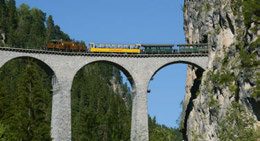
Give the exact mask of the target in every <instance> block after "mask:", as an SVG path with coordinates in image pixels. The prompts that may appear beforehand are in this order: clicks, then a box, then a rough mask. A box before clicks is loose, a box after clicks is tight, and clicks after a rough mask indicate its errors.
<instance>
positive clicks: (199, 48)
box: [177, 44, 208, 54]
mask: <svg viewBox="0 0 260 141" xmlns="http://www.w3.org/2000/svg"><path fill="white" fill-rule="evenodd" d="M177 46H178V47H179V53H184V54H186V53H189V54H190V53H207V52H208V44H179V45H177Z"/></svg>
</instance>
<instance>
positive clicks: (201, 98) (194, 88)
mask: <svg viewBox="0 0 260 141" xmlns="http://www.w3.org/2000/svg"><path fill="white" fill-rule="evenodd" d="M236 2H237V1H236V0H196V1H195V0H185V1H184V7H183V12H184V31H185V37H186V41H187V43H209V46H210V47H211V48H210V54H209V64H208V70H206V71H204V73H203V77H202V80H201V79H200V77H201V74H202V71H201V70H198V69H197V68H195V67H193V66H188V71H187V82H186V96H185V100H184V103H183V113H182V121H181V126H180V128H181V131H182V133H183V134H184V139H185V140H219V137H218V136H219V129H220V125H219V124H220V121H221V120H222V119H223V118H225V115H226V111H227V109H228V108H229V107H230V105H231V103H232V102H233V101H236V102H237V103H240V104H241V105H242V106H243V107H245V109H246V110H247V111H248V112H249V113H250V114H251V115H252V116H253V117H254V119H255V120H256V121H259V120H260V119H259V118H260V117H259V114H260V112H259V104H260V98H259V96H258V97H253V96H252V95H253V94H254V93H255V91H256V85H257V79H259V75H258V74H257V72H259V66H257V65H256V64H257V62H259V61H258V58H259V57H257V56H253V55H252V56H250V55H251V54H256V53H255V52H257V48H258V47H259V46H258V47H250V43H252V42H256V40H257V39H258V41H259V33H260V32H259V28H258V27H256V25H257V24H255V23H251V25H250V26H246V25H245V24H244V21H243V19H244V18H243V15H242V12H241V11H242V7H240V6H239V4H238V3H236ZM253 28H255V29H254V31H252V29H253ZM240 42H241V43H240ZM241 44H243V45H241ZM258 44H259V42H258ZM243 52H245V53H246V55H243ZM243 56H244V57H243ZM248 56H250V57H248ZM243 58H246V59H247V58H249V61H245V59H243ZM245 62H249V64H250V63H252V64H250V65H246V64H243V63H245ZM199 80H201V81H199ZM199 85H200V86H199ZM198 86H199V88H198ZM257 107H258V108H257Z"/></svg>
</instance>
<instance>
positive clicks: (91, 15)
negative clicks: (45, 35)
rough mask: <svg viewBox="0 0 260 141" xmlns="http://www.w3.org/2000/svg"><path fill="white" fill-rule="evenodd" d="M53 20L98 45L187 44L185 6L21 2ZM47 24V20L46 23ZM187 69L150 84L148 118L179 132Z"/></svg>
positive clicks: (166, 1)
mask: <svg viewBox="0 0 260 141" xmlns="http://www.w3.org/2000/svg"><path fill="white" fill-rule="evenodd" d="M16 3H17V6H19V5H20V4H21V3H26V4H28V5H29V6H30V7H31V8H33V7H36V8H39V9H41V10H42V11H44V12H45V13H46V14H47V16H48V15H52V16H53V19H54V21H55V24H57V25H59V26H60V27H61V30H62V31H64V32H65V33H67V34H69V35H70V37H71V38H74V39H76V40H83V41H85V42H86V44H88V43H89V42H96V43H161V44H164V43H174V44H178V43H185V38H184V31H183V13H182V5H183V0H73V1H72V0H16ZM46 18H47V17H46ZM186 70H187V65H185V64H175V65H170V66H167V67H165V68H163V69H162V70H160V71H159V72H158V73H157V74H156V75H155V77H154V80H153V81H152V82H150V85H149V89H151V90H152V92H151V93H150V94H148V112H149V114H150V115H151V116H156V119H157V121H158V123H160V124H165V125H167V126H171V127H175V126H177V125H176V122H175V121H176V119H178V117H179V115H180V112H181V109H182V108H181V107H180V102H181V101H182V100H183V98H184V94H185V89H184V88H185V81H186Z"/></svg>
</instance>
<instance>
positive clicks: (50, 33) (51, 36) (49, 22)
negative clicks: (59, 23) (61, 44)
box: [46, 15, 56, 42]
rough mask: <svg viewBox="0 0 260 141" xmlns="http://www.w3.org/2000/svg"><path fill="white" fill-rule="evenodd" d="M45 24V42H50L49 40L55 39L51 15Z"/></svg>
mask: <svg viewBox="0 0 260 141" xmlns="http://www.w3.org/2000/svg"><path fill="white" fill-rule="evenodd" d="M46 24H47V42H50V40H53V39H56V37H55V25H54V21H53V19H52V16H51V15H50V16H49V17H48V19H47V22H46Z"/></svg>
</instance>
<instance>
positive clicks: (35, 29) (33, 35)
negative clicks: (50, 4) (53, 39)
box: [29, 8, 46, 48]
mask: <svg viewBox="0 0 260 141" xmlns="http://www.w3.org/2000/svg"><path fill="white" fill-rule="evenodd" d="M31 15H32V24H31V30H30V34H29V45H30V47H31V48H43V47H45V44H46V43H45V41H46V39H45V37H46V28H45V19H46V14H45V13H43V12H42V11H41V10H39V9H37V8H33V9H32V10H31Z"/></svg>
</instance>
